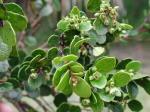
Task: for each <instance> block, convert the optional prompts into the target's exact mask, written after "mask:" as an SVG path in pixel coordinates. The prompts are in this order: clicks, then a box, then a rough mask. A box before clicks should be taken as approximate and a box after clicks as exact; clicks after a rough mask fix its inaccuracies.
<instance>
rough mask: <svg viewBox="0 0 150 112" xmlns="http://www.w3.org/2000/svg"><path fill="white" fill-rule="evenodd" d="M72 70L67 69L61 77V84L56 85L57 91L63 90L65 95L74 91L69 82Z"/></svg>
mask: <svg viewBox="0 0 150 112" xmlns="http://www.w3.org/2000/svg"><path fill="white" fill-rule="evenodd" d="M69 73H70V71H69V70H68V71H66V73H64V75H63V76H62V77H61V80H60V82H59V84H58V85H57V87H56V90H57V91H60V92H62V93H63V94H65V95H69V94H71V93H72V89H71V86H70V84H69V79H70V74H69Z"/></svg>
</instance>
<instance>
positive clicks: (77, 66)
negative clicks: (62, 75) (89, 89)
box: [70, 62, 84, 73]
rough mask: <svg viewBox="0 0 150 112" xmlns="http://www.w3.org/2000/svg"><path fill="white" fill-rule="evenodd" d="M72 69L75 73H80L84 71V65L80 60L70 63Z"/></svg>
mask: <svg viewBox="0 0 150 112" xmlns="http://www.w3.org/2000/svg"><path fill="white" fill-rule="evenodd" d="M70 70H71V71H72V72H74V73H79V72H83V71H84V67H83V66H82V65H81V64H80V63H78V62H73V63H72V64H71V65H70Z"/></svg>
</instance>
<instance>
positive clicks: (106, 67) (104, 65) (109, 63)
mask: <svg viewBox="0 0 150 112" xmlns="http://www.w3.org/2000/svg"><path fill="white" fill-rule="evenodd" d="M95 66H96V68H97V71H99V72H100V73H108V72H110V71H112V70H113V69H114V68H115V66H116V58H115V57H103V58H102V59H99V60H97V61H96V63H95Z"/></svg>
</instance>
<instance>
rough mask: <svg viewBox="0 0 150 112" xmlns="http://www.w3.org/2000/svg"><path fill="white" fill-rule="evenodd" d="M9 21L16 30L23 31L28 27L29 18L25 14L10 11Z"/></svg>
mask: <svg viewBox="0 0 150 112" xmlns="http://www.w3.org/2000/svg"><path fill="white" fill-rule="evenodd" d="M7 14H8V17H9V18H8V21H9V22H10V23H11V25H12V27H13V28H14V30H15V31H22V30H24V29H25V28H26V27H27V23H28V21H27V18H26V17H25V16H23V15H20V14H17V13H14V12H11V11H8V12H7Z"/></svg>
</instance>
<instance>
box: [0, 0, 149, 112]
mask: <svg viewBox="0 0 150 112" xmlns="http://www.w3.org/2000/svg"><path fill="white" fill-rule="evenodd" d="M4 2H16V3H17V4H19V5H20V6H21V7H23V9H24V10H25V13H26V16H27V17H28V21H29V23H28V28H27V29H26V30H25V31H23V32H20V33H18V36H17V39H18V47H19V48H20V49H21V50H23V51H24V52H25V53H26V54H29V53H30V52H31V51H32V50H33V49H35V48H38V47H40V48H47V47H48V46H47V39H48V37H49V36H50V35H51V34H53V32H54V30H55V28H56V24H57V22H58V21H59V20H60V19H61V18H63V17H64V16H66V14H67V13H68V12H69V11H70V10H71V8H72V6H74V5H77V6H78V7H79V9H81V10H83V11H85V12H86V13H87V14H88V16H92V15H91V13H90V12H88V10H86V3H87V0H4ZM111 3H112V4H113V5H114V6H116V5H117V6H119V10H118V11H119V14H120V15H119V18H118V19H119V21H121V22H125V23H129V24H131V25H133V27H134V29H133V30H132V31H130V32H129V33H128V34H127V35H126V37H125V38H124V39H122V40H121V41H119V42H118V41H116V42H114V43H112V44H111V45H110V55H112V56H117V57H118V58H120V59H123V58H127V57H130V58H134V59H138V60H141V61H142V63H143V68H142V70H141V72H142V73H143V74H149V73H150V0H138V1H137V0H111ZM141 91H142V92H141V93H140V94H139V98H138V99H140V100H141V101H142V102H143V103H144V110H143V112H149V110H150V106H149V105H150V97H148V95H147V94H146V93H145V92H144V91H143V90H141ZM47 100H48V102H42V103H45V104H46V105H48V106H49V105H51V103H52V102H53V100H52V98H51V97H46V98H45V100H44V101H47ZM70 100H71V101H72V99H70ZM23 101H24V102H29V103H30V106H33V107H34V108H35V109H36V108H37V107H38V109H37V110H38V111H39V112H42V111H43V110H40V109H41V108H40V106H39V105H38V104H37V103H36V102H34V101H32V100H31V99H29V98H24V99H23ZM46 108H47V107H46ZM0 112H1V111H0ZM13 112H17V110H15V111H13ZM127 112H130V111H129V110H127Z"/></svg>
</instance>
